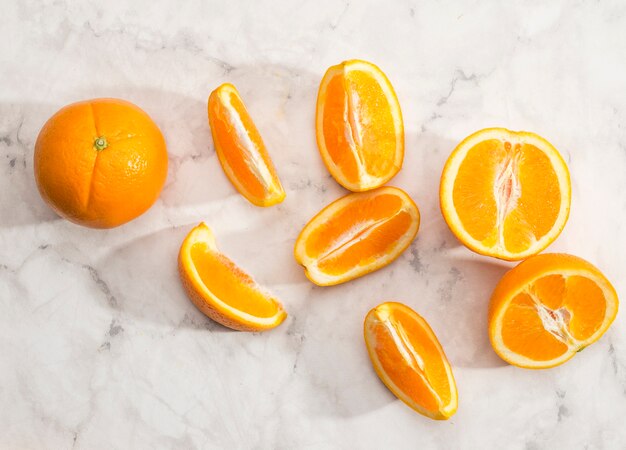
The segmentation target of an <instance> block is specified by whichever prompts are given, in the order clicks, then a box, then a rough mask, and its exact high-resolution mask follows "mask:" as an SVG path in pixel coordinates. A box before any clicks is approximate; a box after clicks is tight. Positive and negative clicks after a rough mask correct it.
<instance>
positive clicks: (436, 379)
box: [364, 302, 458, 420]
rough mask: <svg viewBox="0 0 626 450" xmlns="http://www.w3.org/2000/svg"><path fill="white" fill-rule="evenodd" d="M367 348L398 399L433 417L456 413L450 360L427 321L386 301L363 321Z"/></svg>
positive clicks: (400, 304)
mask: <svg viewBox="0 0 626 450" xmlns="http://www.w3.org/2000/svg"><path fill="white" fill-rule="evenodd" d="M364 328H365V332H364V334H365V345H366V346H367V352H368V353H369V356H370V359H371V360H372V365H373V366H374V370H375V371H376V373H377V374H378V377H379V378H380V379H381V380H382V382H383V383H385V386H387V387H388V388H389V390H390V391H391V392H393V393H394V395H395V396H396V397H398V398H399V399H400V400H402V401H403V402H404V403H406V404H407V405H408V406H410V407H411V408H413V409H414V410H415V411H417V412H418V413H420V414H423V415H425V416H427V417H430V418H431V419H437V420H445V419H449V418H450V417H451V416H452V415H453V414H454V413H455V412H456V409H457V405H458V395H457V390H456V382H455V381H454V376H453V375H452V369H451V367H450V364H449V363H448V358H446V355H445V353H444V351H443V348H441V344H440V343H439V341H438V340H437V336H435V333H434V332H433V330H432V329H431V328H430V326H429V325H428V323H427V322H426V320H424V318H423V317H421V316H420V315H419V314H417V313H416V312H415V311H413V310H412V309H411V308H409V307H408V306H406V305H403V304H402V303H395V302H387V303H382V304H380V305H378V306H377V307H376V308H374V309H372V310H371V311H370V312H369V313H368V314H367V316H366V317H365V326H364Z"/></svg>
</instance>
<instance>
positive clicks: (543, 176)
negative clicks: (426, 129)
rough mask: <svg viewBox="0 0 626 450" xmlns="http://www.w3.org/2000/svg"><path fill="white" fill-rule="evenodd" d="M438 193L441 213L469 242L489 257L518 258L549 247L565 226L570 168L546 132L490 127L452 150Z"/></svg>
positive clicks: (460, 235) (454, 229)
mask: <svg viewBox="0 0 626 450" xmlns="http://www.w3.org/2000/svg"><path fill="white" fill-rule="evenodd" d="M439 196H440V204H441V211H442V213H443V216H444V218H445V220H446V222H447V223H448V226H449V227H450V229H451V230H452V232H453V233H454V234H455V235H456V237H457V238H458V239H459V240H460V241H461V242H462V243H463V244H465V245H466V246H467V247H469V248H470V249H471V250H474V251H475V252H477V253H480V254H483V255H488V256H494V257H496V258H500V259H505V260H509V261H514V260H520V259H524V258H527V257H528V256H531V255H534V254H536V253H539V252H540V251H541V250H543V249H545V248H546V247H547V246H548V245H550V243H552V242H553V241H554V240H555V239H556V238H557V236H558V235H559V234H560V233H561V231H562V230H563V227H564V226H565V223H566V222H567V218H568V216H569V210H570V198H571V187H570V177H569V171H568V169H567V166H566V165H565V162H564V161H563V158H561V155H560V154H559V152H558V151H557V150H556V149H555V148H554V147H553V146H552V145H551V144H550V143H549V142H548V141H546V140H545V139H543V138H542V137H540V136H538V135H536V134H533V133H529V132H526V131H519V132H515V131H509V130H506V129H504V128H487V129H484V130H481V131H478V132H476V133H474V134H472V135H471V136H469V137H467V138H466V139H465V140H463V142H461V143H460V144H459V145H458V146H457V147H456V149H455V150H454V151H453V152H452V154H451V155H450V158H449V159H448V162H447V163H446V165H445V167H444V169H443V174H442V177H441V186H440V193H439Z"/></svg>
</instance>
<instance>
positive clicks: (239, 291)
mask: <svg viewBox="0 0 626 450" xmlns="http://www.w3.org/2000/svg"><path fill="white" fill-rule="evenodd" d="M178 267H179V273H180V277H181V280H182V282H183V286H184V288H185V290H186V292H187V295H188V296H189V298H190V299H191V300H192V302H193V303H194V304H195V305H196V306H197V307H198V308H199V309H200V310H201V311H202V312H203V313H204V314H206V315H207V316H208V317H210V318H212V319H213V320H215V321H217V322H219V323H221V324H222V325H224V326H227V327H230V328H233V329H236V330H247V331H258V330H265V329H269V328H273V327H275V326H277V325H279V324H280V323H281V322H282V321H283V320H284V319H285V317H286V316H287V314H286V313H285V311H284V309H283V307H282V305H281V304H280V302H279V301H278V300H277V299H276V298H275V297H273V296H272V295H271V294H269V293H267V292H266V291H265V289H263V288H262V287H261V286H259V285H258V284H257V283H256V282H255V281H254V280H253V279H252V277H251V276H250V275H248V274H247V273H245V272H244V271H243V270H241V269H240V268H239V267H238V266H237V265H236V264H235V263H233V262H232V261H231V260H230V259H229V258H228V257H226V256H225V255H224V254H222V253H221V252H220V251H219V250H218V249H217V246H216V244H215V237H214V236H213V233H212V232H211V230H210V228H209V227H208V226H207V225H206V224H204V223H201V224H200V225H198V226H197V227H195V228H194V229H193V230H191V231H190V232H189V234H188V235H187V237H186V238H185V241H184V242H183V244H182V246H181V249H180V252H179V256H178Z"/></svg>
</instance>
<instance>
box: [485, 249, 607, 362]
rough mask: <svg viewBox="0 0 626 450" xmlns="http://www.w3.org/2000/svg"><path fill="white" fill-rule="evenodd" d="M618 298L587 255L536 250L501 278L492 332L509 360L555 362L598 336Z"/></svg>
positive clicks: (493, 306)
mask: <svg viewBox="0 0 626 450" xmlns="http://www.w3.org/2000/svg"><path fill="white" fill-rule="evenodd" d="M618 304H619V302H618V299H617V293H616V292H615V290H614V289H613V286H611V284H610V283H609V281H608V280H607V279H606V278H605V277H604V275H602V273H601V272H600V271H599V270H598V269H597V268H595V267H594V266H593V265H591V264H590V263H588V262H587V261H585V260H583V259H581V258H578V257H575V256H571V255H565V254H549V253H548V254H543V255H537V256H533V257H531V258H529V259H527V260H526V261H524V262H522V263H521V264H519V265H518V266H517V267H515V268H514V269H512V270H510V271H509V272H507V273H506V274H505V275H504V277H503V278H502V280H500V282H499V284H498V286H497V287H496V289H495V291H494V293H493V295H492V299H491V306H490V312H489V336H490V339H491V343H492V345H493V348H494V350H495V351H496V353H498V355H500V357H502V359H504V360H505V361H507V362H509V363H510V364H513V365H516V366H520V367H526V368H535V369H541V368H547V367H553V366H556V365H559V364H562V363H564V362H565V361H567V360H569V359H570V358H571V357H572V356H574V355H575V354H576V352H577V351H580V350H582V349H583V348H585V347H586V346H588V345H590V344H592V343H593V342H595V341H597V340H598V339H599V338H600V336H602V334H604V332H605V331H606V330H607V329H608V327H609V325H610V324H611V322H613V320H614V319H615V315H616V314H617V309H618Z"/></svg>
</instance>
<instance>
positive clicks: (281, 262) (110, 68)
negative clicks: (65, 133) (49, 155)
mask: <svg viewBox="0 0 626 450" xmlns="http://www.w3.org/2000/svg"><path fill="white" fill-rule="evenodd" d="M127 3H128V5H127ZM1 9H2V14H0V42H2V46H0V354H1V355H2V356H1V357H0V405H1V407H0V447H1V448H7V449H14V448H15V449H23V448H49V449H63V448H68V449H69V448H77V449H78V448H80V449H99V448H103V449H105V448H106V449H126V448H171V449H190V448H210V449H213V448H215V449H222V448H224V449H232V448H241V449H249V448H250V449H294V448H311V449H313V448H315V449H326V448H328V449H331V448H332V449H335V448H338V449H354V448H359V449H360V448H364V449H365V448H371V449H381V448H394V449H401V448H407V449H413V448H437V449H439V448H441V449H488V448H489V449H491V448H493V449H528V450H530V449H544V448H545V449H555V448H563V449H579V448H580V449H582V448H586V449H619V448H626V428H625V427H624V419H623V418H624V417H625V416H626V323H625V322H624V318H623V314H618V317H617V319H616V321H615V323H614V325H613V326H612V328H611V329H610V330H609V332H608V333H607V334H606V335H605V336H604V337H603V338H602V339H601V340H600V341H599V342H598V343H597V344H595V345H593V346H591V347H589V348H588V349H586V350H585V351H584V352H582V353H581V354H579V355H577V356H576V357H575V358H574V359H573V360H571V361H570V362H568V363H567V364H565V365H563V366H561V367H558V368H555V369H551V370H547V371H527V370H521V369H517V368H514V367H510V366H507V365H505V364H503V363H502V361H500V360H499V359H498V358H497V356H496V355H495V354H494V353H493V351H492V350H491V347H490V345H489V342H488V338H487V333H486V323H487V319H486V312H487V303H488V299H489V295H490V293H491V290H492V289H493V287H494V285H495V283H496V282H497V280H498V279H499V277H500V276H501V275H502V274H503V273H504V272H505V271H506V270H507V268H508V267H509V266H510V265H508V264H504V263H500V262H496V261H495V260H492V259H489V258H483V257H479V256H476V255H474V254H472V253H471V252H470V251H469V250H467V249H465V248H464V247H462V246H460V245H459V243H458V242H457V241H456V240H455V239H454V237H453V236H452V235H451V233H450V232H449V231H448V229H447V227H446V225H445V223H444V221H443V219H442V217H441V214H440V212H439V207H438V195H437V193H438V183H439V175H440V173H441V169H442V167H443V163H444V161H445V159H446V158H447V156H448V154H449V153H450V151H451V150H452V149H453V148H454V146H455V145H456V143H458V142H459V140H460V139H462V138H463V137H465V136H466V135H468V134H469V133H471V132H473V131H475V130H477V129H480V128H483V127H486V126H506V127H508V128H512V129H527V130H531V131H535V132H537V133H539V134H541V135H543V136H545V137H546V138H548V139H549V140H550V141H551V142H552V143H553V144H554V145H555V146H556V147H557V148H558V149H559V150H560V151H561V152H562V154H563V155H564V157H565V159H566V161H567V163H568V165H569V167H570V171H571V175H572V181H573V202H572V213H571V216H570V219H569V222H568V224H567V226H566V228H565V230H564V233H563V234H562V235H561V237H560V238H559V239H558V240H557V241H556V242H555V243H554V244H553V245H552V246H551V247H550V250H558V251H566V252H570V253H574V254H577V255H580V256H582V257H584V258H586V259H588V260H590V261H592V262H593V263H594V264H596V265H597V266H598V267H600V268H601V269H602V270H603V271H604V272H605V274H606V275H607V276H608V277H609V279H611V280H612V282H613V283H614V285H615V287H616V289H617V291H618V294H623V293H624V292H625V289H626V284H625V283H626V282H625V281H624V267H626V256H625V254H626V253H625V252H624V250H625V249H626V232H625V231H626V229H625V228H624V226H625V225H624V223H625V222H626V196H625V195H624V192H626V177H625V176H624V173H625V170H626V95H625V93H626V76H625V75H624V74H626V4H625V3H624V2H622V1H599V2H597V1H578V2H568V1H564V0H560V1H553V2H544V3H543V4H541V3H540V2H532V3H531V2H527V3H525V2H517V3H515V5H514V4H513V2H498V1H486V2H456V1H442V2H426V1H398V2H374V1H365V2H350V1H346V2H338V1H330V0H323V1H317V2H289V1H275V2H268V1H260V2H243V1H231V2H216V1H208V2H206V1H200V0H192V1H188V2H164V1H159V2H154V1H145V0H141V1H136V2H123V1H121V0H111V1H106V2H96V1H92V2H71V1H65V0H56V1H36V0H28V1H17V0H5V1H3V2H2V4H1ZM349 58H363V59H367V60H370V61H372V62H375V63H376V64H378V65H379V66H380V67H381V68H382V69H383V70H384V71H385V72H386V74H387V75H388V76H389V78H390V79H391V81H392V83H393V84H394V86H395V88H396V91H397V94H398V97H399V100H400V103H401V106H402V110H403V115H404V121H405V129H406V156H405V161H404V168H403V170H402V171H401V172H400V173H399V175H398V176H396V177H395V178H394V179H393V180H392V181H391V182H390V184H391V185H395V186H399V187H401V188H403V189H405V190H406V191H407V192H408V193H409V194H410V195H411V196H412V197H413V199H414V200H415V201H416V203H417V204H418V206H419V207H420V211H421V214H422V225H421V229H420V231H419V234H418V238H417V239H416V241H415V242H414V243H413V244H412V245H411V247H410V248H409V249H408V250H407V251H406V252H405V253H404V254H403V255H402V256H401V257H400V258H399V259H398V260H397V261H396V262H395V263H393V264H392V265H390V266H388V267H387V268H385V269H382V270H380V271H378V272H376V273H373V274H371V275H369V276H366V277H363V278H361V279H358V280H355V281H353V282H351V283H348V284H345V285H341V286H338V287H332V288H320V287H316V286H313V285H312V284H311V283H309V282H308V281H307V280H306V278H305V277H304V275H303V273H302V270H301V268H300V267H299V266H298V265H297V264H296V263H295V261H294V260H293V257H292V249H293V244H294V241H295V238H296V237H297V235H298V233H299V231H300V229H301V228H302V226H303V225H304V224H305V223H306V221H307V220H308V219H309V218H310V217H311V216H312V215H313V214H314V213H315V212H317V211H318V210H319V209H320V208H321V207H322V206H324V205H325V204H327V203H329V202H330V201H332V200H334V199H335V198H337V197H339V196H340V195H342V194H344V192H345V191H344V190H343V189H342V188H341V187H340V186H339V185H338V184H337V183H335V182H334V180H333V179H332V178H331V177H330V175H329V174H328V172H327V171H326V169H325V168H324V166H323V164H322V163H321V160H320V157H319V155H318V152H317V148H316V144H315V135H314V129H313V116H314V110H315V97H316V93H317V86H318V83H319V80H320V79H321V76H322V75H323V73H324V71H325V70H326V68H327V67H328V66H330V65H332V64H336V63H338V62H340V61H342V60H344V59H349ZM225 81H230V82H232V83H234V84H235V85H236V86H237V87H238V89H239V91H240V92H241V95H242V97H243V98H244V101H245V102H246V103H247V105H248V108H249V110H250V112H251V114H252V116H253V118H254V119H255V121H256V122H257V125H258V127H259V129H260V131H261V132H262V134H263V137H264V139H265V142H266V144H267V145H268V148H269V151H270V153H271V155H272V158H273V160H274V163H275V165H276V167H277V170H278V172H279V174H280V177H281V180H282V182H283V185H284V187H285V189H286V191H287V198H286V201H285V202H284V203H282V204H280V205H278V206H275V207H272V208H269V209H259V208H256V207H254V206H252V205H250V204H249V203H248V202H247V201H246V200H245V199H244V198H243V197H241V196H240V195H239V194H238V193H236V192H235V190H234V189H233V188H232V186H231V185H230V184H229V182H228V180H227V179H226V177H225V176H224V174H223V173H222V171H221V168H220V166H219V164H218V161H217V158H216V156H215V153H214V150H213V146H212V142H211V137H210V131H209V128H208V124H207V117H206V100H207V97H208V95H209V93H210V91H211V90H212V89H213V88H215V87H216V86H217V85H219V84H220V83H222V82H225ZM103 96H113V97H122V98H125V99H128V100H130V101H132V102H135V103H137V104H138V105H140V106H141V107H142V108H144V109H145V110H146V111H147V112H148V113H149V114H150V115H151V116H152V117H153V118H154V119H155V121H156V122H157V123H158V125H159V126H160V127H161V129H162V130H163V132H164V135H165V137H166V140H167V143H168V151H169V155H170V167H169V174H168V179H167V183H166V186H165V189H164V190H163V193H162V195H161V197H160V199H159V200H158V201H157V203H156V204H155V205H154V206H153V207H152V208H151V209H150V211H149V212H148V213H146V214H145V215H143V216H142V217H140V218H139V219H137V220H135V221H133V222H131V223H129V224H128V225H125V226H123V227H121V228H118V229H113V230H108V231H98V230H90V229H86V228H80V227H77V226H75V225H72V224H70V223H68V222H65V221H63V220H61V219H59V218H58V217H57V216H55V214H54V213H53V212H52V211H51V210H50V209H49V208H48V207H47V206H46V205H45V204H44V203H43V202H42V200H41V199H40V197H39V195H38V193H37V190H36V187H35V183H34V179H33V167H32V155H33V145H34V142H35V139H36V137H37V133H38V131H39V129H40V127H41V126H42V125H43V123H44V122H45V120H46V119H47V118H48V117H49V116H50V115H51V114H53V113H54V112H55V111H56V110H57V109H58V108H60V107H61V106H62V105H64V104H67V103H70V102H72V101H76V100H81V99H85V98H92V97H103ZM201 220H205V221H206V222H207V223H209V224H210V226H211V227H212V228H213V229H214V231H215V233H216V236H217V239H218V244H219V245H220V246H221V248H222V249H223V250H224V251H225V252H226V253H228V254H229V255H231V256H232V258H233V259H234V260H235V261H237V262H238V263H240V264H241V265H242V266H243V267H244V268H245V269H246V270H247V271H249V272H250V273H252V274H254V275H255V277H256V278H257V279H258V280H259V282H261V283H262V284H265V285H266V286H268V287H269V288H270V289H271V290H272V291H273V292H274V293H276V294H277V296H279V297H280V298H281V299H283V302H284V304H285V306H286V308H287V310H288V312H289V314H290V316H289V318H288V319H287V320H286V322H285V323H284V324H283V325H281V326H280V327H279V328H277V329H275V330H273V331H271V332H268V333H263V334H259V333H255V334H247V333H236V332H231V331H228V330H226V329H224V328H223V327H221V326H219V325H217V324H215V323H214V322H212V321H210V320H209V319H207V318H205V317H204V316H203V315H202V314H201V313H200V312H198V311H197V310H196V309H195V308H194V306H193V305H192V304H191V302H189V301H188V300H187V298H186V297H185V294H184V293H183V290H182V288H181V286H180V284H179V281H178V276H177V272H176V254H177V251H178V247H179V245H180V243H181V241H182V239H183V237H184V236H185V234H186V233H187V231H188V230H189V229H190V228H191V227H192V226H193V225H195V224H196V223H198V222H199V221H201ZM387 299H393V300H398V301H402V302H405V303H407V304H408V305H410V306H411V307H413V308H414V309H416V310H417V311H418V312H419V313H420V314H422V315H423V316H424V317H425V318H426V319H427V320H428V321H429V322H430V324H431V326H432V327H433V329H434V330H435V331H436V332H437V334H438V336H439V339H440V340H441V342H442V344H443V346H444V347H445V349H446V352H447V354H448V357H449V359H450V361H451V363H452V365H453V368H454V371H455V375H456V378H457V382H458V388H459V409H458V413H457V414H456V415H455V416H454V417H453V418H452V419H451V420H450V421H448V422H444V423H436V422H432V421H429V420H428V419H425V418H423V417H421V416H419V415H417V414H416V413H414V412H413V411H411V410H410V409H409V408H407V407H406V406H405V405H404V404H402V403H401V402H400V401H399V400H397V399H396V398H395V397H394V396H393V395H392V394H390V393H389V392H388V391H387V390H386V388H385V387H384V386H383V385H382V383H380V382H379V381H378V379H377V377H376V375H375V374H374V372H373V370H372V368H371V366H370V364H369V361H368V359H367V355H366V351H365V348H364V345H363V338H362V320H363V318H364V316H365V314H366V312H367V311H368V310H369V309H370V308H372V307H373V306H375V305H376V304H378V303H379V302H381V301H383V300H387Z"/></svg>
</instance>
